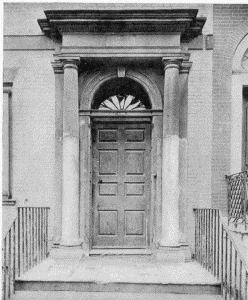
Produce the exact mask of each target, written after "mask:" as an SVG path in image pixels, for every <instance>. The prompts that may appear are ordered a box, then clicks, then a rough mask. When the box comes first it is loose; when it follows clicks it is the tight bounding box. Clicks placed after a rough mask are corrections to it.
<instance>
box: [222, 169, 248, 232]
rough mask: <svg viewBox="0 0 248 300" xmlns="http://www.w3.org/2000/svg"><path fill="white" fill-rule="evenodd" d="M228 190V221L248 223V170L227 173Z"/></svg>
mask: <svg viewBox="0 0 248 300" xmlns="http://www.w3.org/2000/svg"><path fill="white" fill-rule="evenodd" d="M226 181H227V192H228V223H229V222H233V223H234V224H235V225H236V226H237V224H238V223H245V224H247V216H246V215H247V212H248V211H247V209H248V171H244V172H240V173H236V174H232V175H229V176H228V175H226Z"/></svg>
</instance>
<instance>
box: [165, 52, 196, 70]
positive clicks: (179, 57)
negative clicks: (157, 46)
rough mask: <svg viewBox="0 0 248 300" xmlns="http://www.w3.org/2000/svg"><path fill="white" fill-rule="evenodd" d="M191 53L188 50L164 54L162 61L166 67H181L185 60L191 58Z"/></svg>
mask: <svg viewBox="0 0 248 300" xmlns="http://www.w3.org/2000/svg"><path fill="white" fill-rule="evenodd" d="M189 57H190V53H188V52H179V53H168V54H166V55H164V56H163V58H162V62H163V65H164V69H165V70H166V69H169V68H177V69H180V68H181V65H182V63H183V62H187V61H188V60H189Z"/></svg>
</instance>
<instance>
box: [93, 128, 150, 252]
mask: <svg viewBox="0 0 248 300" xmlns="http://www.w3.org/2000/svg"><path fill="white" fill-rule="evenodd" d="M92 141H93V183H92V205H93V239H92V248H115V249H116V248H118V249H120V248H122V249H124V248H140V249H142V248H147V247H148V246H149V245H148V244H149V242H148V237H149V232H148V231H149V219H150V218H149V209H150V177H151V176H150V160H151V158H150V153H151V125H150V124H149V123H147V124H139V123H137V124H130V123H111V124H109V123H105V124H104V123H95V124H94V126H93V130H92Z"/></svg>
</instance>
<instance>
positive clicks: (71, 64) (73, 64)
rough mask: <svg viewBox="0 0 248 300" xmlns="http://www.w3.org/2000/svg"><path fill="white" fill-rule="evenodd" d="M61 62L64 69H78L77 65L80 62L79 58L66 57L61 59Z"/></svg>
mask: <svg viewBox="0 0 248 300" xmlns="http://www.w3.org/2000/svg"><path fill="white" fill-rule="evenodd" d="M61 61H62V64H63V67H64V70H65V69H76V70H78V66H79V63H80V58H66V59H62V60H61Z"/></svg>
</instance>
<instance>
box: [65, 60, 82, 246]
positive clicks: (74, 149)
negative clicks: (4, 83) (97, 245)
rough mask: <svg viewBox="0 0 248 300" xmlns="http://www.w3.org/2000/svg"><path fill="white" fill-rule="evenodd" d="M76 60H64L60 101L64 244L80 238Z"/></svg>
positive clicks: (71, 244)
mask: <svg viewBox="0 0 248 300" xmlns="http://www.w3.org/2000/svg"><path fill="white" fill-rule="evenodd" d="M78 118H79V117H78V69H77V62H76V61H65V62H64V100H63V205H62V240H61V243H60V244H61V245H63V246H78V245H80V243H81V242H80V239H79V121H78Z"/></svg>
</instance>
